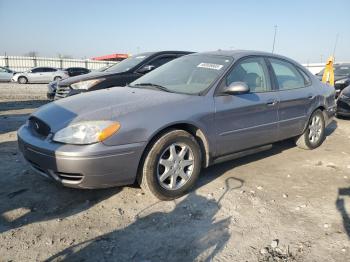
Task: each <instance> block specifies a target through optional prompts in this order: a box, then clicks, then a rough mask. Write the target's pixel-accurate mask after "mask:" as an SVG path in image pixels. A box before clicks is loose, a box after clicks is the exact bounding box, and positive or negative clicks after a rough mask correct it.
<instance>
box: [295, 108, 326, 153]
mask: <svg viewBox="0 0 350 262" xmlns="http://www.w3.org/2000/svg"><path fill="white" fill-rule="evenodd" d="M325 137H326V135H325V120H324V116H323V113H322V111H321V110H319V109H318V110H316V111H315V112H313V113H312V115H311V117H310V120H309V122H308V125H307V127H306V129H305V131H304V133H303V134H302V135H301V136H300V137H298V138H297V140H296V144H297V146H298V147H300V148H302V149H309V150H311V149H315V148H317V147H319V146H320V145H321V144H322V143H323V141H324V139H325Z"/></svg>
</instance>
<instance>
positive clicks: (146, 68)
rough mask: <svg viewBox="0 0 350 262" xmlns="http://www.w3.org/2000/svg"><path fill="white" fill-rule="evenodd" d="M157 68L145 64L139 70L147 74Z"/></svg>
mask: <svg viewBox="0 0 350 262" xmlns="http://www.w3.org/2000/svg"><path fill="white" fill-rule="evenodd" d="M155 68H156V67H155V66H154V65H145V66H143V67H141V68H140V69H139V70H138V71H137V72H139V73H141V74H146V73H148V72H151V71H152V70H153V69H155Z"/></svg>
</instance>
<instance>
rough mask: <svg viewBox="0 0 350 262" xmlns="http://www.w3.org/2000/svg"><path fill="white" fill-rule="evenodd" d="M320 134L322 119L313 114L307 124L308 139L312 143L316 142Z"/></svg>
mask: <svg viewBox="0 0 350 262" xmlns="http://www.w3.org/2000/svg"><path fill="white" fill-rule="evenodd" d="M321 134H322V121H321V117H320V116H318V115H314V116H313V117H312V119H311V121H310V124H309V140H310V142H311V143H312V144H316V143H317V142H318V141H319V140H320V138H321Z"/></svg>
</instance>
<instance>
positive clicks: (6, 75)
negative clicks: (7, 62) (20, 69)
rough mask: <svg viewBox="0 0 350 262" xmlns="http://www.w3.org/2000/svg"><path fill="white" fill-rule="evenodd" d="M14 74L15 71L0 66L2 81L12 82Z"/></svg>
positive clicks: (0, 78) (0, 79)
mask: <svg viewBox="0 0 350 262" xmlns="http://www.w3.org/2000/svg"><path fill="white" fill-rule="evenodd" d="M14 74H15V72H14V71H12V70H10V69H8V68H6V67H2V66H0V81H1V82H10V81H11V78H12V76H13V75H14Z"/></svg>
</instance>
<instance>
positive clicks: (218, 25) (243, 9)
mask: <svg viewBox="0 0 350 262" xmlns="http://www.w3.org/2000/svg"><path fill="white" fill-rule="evenodd" d="M349 10H350V1H349V0H333V1H331V0H328V1H326V0H317V1H314V0H308V1H303V0H289V1H283V0H280V1H277V0H265V1H263V0H260V1H259V0H244V1H235V0H231V1H229V0H227V1H225V0H222V1H220V0H216V1H208V0H198V1H196V0H186V1H183V0H179V1H177V0H171V1H166V0H163V1H161V0H147V1H142V0H139V1H138V0H134V1H132V0H129V1H122V0H120V1H119V0H114V1H112V0H110V1H109V0H96V1H87V0H85V1H84V0H59V1H58V0H50V1H49V0H46V1H45V0H21V1H20V0H0V25H1V31H0V32H1V33H0V55H4V54H5V53H6V54H7V55H23V54H26V53H28V52H30V51H36V52H37V53H38V56H45V57H57V56H58V54H63V55H69V56H72V57H74V58H91V57H94V56H100V55H106V54H113V53H128V54H135V53H138V52H144V51H156V50H189V51H196V52H200V51H212V50H218V49H223V50H227V49H248V50H260V51H268V52H271V51H272V45H273V37H274V26H275V25H277V35H276V43H275V53H278V54H282V55H285V56H288V57H290V58H293V59H295V60H297V61H299V62H301V63H307V62H310V63H311V62H321V61H322V62H324V61H325V60H326V59H327V58H328V57H329V56H330V55H331V54H332V53H333V49H334V46H335V43H336V42H337V45H336V52H335V57H336V60H337V61H350V48H349V47H350V15H349ZM337 35H338V41H336V39H337Z"/></svg>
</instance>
